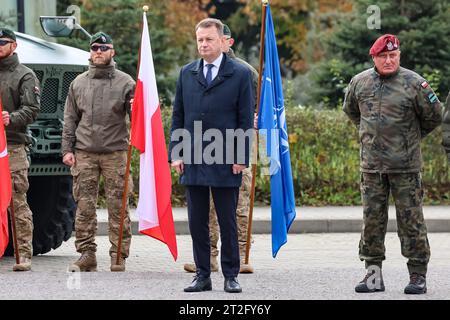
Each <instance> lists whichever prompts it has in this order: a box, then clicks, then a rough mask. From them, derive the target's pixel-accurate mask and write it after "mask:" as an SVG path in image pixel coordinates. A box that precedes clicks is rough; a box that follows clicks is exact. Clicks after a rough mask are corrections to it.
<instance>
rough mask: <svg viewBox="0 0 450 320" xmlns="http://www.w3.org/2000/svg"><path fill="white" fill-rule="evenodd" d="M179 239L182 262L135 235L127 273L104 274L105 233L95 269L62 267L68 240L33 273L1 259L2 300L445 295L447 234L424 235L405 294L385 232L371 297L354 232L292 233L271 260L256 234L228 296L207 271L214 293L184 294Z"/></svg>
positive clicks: (68, 254) (185, 252)
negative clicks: (417, 277) (416, 286)
mask: <svg viewBox="0 0 450 320" xmlns="http://www.w3.org/2000/svg"><path fill="white" fill-rule="evenodd" d="M177 239H178V246H179V247H178V249H179V259H178V261H177V262H174V261H173V260H172V258H171V256H170V254H169V251H168V249H167V248H166V247H165V246H164V245H163V244H162V243H160V242H159V241H156V240H154V239H152V238H149V237H146V236H135V237H133V240H132V248H131V251H132V256H131V257H130V258H129V259H128V261H127V270H128V271H127V272H126V273H111V272H109V263H110V261H109V257H108V254H107V252H108V247H109V243H108V239H107V237H104V236H101V237H98V245H99V247H98V260H99V261H98V262H99V272H96V273H82V274H79V273H76V274H73V273H67V272H66V269H67V266H68V264H69V263H70V262H72V261H74V260H75V259H76V258H77V257H78V255H77V254H76V253H75V250H74V246H73V238H72V239H70V240H69V241H68V242H67V243H65V244H64V245H63V246H61V247H60V248H59V249H57V250H55V251H53V252H51V253H49V254H46V255H44V256H38V257H34V259H33V271H32V272H27V273H13V272H12V271H11V267H12V265H13V259H12V258H3V259H2V260H0V284H1V288H2V290H0V299H92V300H95V299H150V300H167V299H169V300H175V299H176V300H185V299H189V300H190V299H198V300H204V301H205V302H206V301H208V300H216V299H222V300H233V299H247V300H278V299H295V300H302V299H319V300H321V299H344V300H356V299H419V300H423V299H450V278H449V277H448V274H449V271H450V234H449V233H431V234H430V235H429V240H430V244H431V249H432V259H431V262H430V265H429V274H428V288H429V292H428V294H426V295H422V296H407V295H404V294H403V288H404V286H405V285H406V284H407V282H408V275H407V269H406V264H405V259H404V258H403V257H402V256H401V255H400V245H399V240H398V238H397V235H396V234H395V233H388V235H387V238H386V246H387V259H388V260H387V261H386V262H385V265H384V269H383V274H384V279H385V284H386V292H384V293H377V294H369V295H367V294H356V293H354V285H355V284H356V282H358V281H359V280H360V279H361V278H362V277H363V275H364V273H363V263H362V262H359V260H358V258H357V245H358V240H359V234H357V233H324V234H291V235H289V239H288V243H287V244H286V245H285V246H284V247H282V249H281V250H280V252H279V255H278V257H277V258H276V259H273V258H272V257H271V239H270V235H255V236H254V247H253V250H252V252H251V262H252V264H253V265H254V267H255V270H256V272H255V273H254V274H251V275H240V276H239V281H240V283H241V285H242V287H243V293H242V294H227V293H225V292H224V291H223V279H222V276H221V274H220V273H214V274H213V275H212V279H213V291H212V292H206V293H194V294H187V293H184V292H183V287H184V286H185V285H187V284H189V283H190V281H191V279H192V275H191V274H188V273H185V272H184V271H183V269H182V266H183V264H184V263H186V262H190V261H191V241H190V236H187V235H180V236H178V237H177ZM4 288H7V290H4ZM255 302H256V301H255Z"/></svg>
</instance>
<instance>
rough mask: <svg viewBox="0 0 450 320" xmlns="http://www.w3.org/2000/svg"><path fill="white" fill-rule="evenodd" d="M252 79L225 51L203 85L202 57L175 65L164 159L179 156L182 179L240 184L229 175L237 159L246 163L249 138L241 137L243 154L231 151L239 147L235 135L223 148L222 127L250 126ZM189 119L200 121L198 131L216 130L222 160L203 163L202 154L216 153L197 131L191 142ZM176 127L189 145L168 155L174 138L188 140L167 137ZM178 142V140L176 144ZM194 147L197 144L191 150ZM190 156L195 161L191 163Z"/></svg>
mask: <svg viewBox="0 0 450 320" xmlns="http://www.w3.org/2000/svg"><path fill="white" fill-rule="evenodd" d="M252 81H253V80H252V74H251V72H250V70H248V68H246V67H245V66H243V65H241V64H239V63H238V62H235V61H234V60H232V59H230V58H229V57H227V55H225V54H224V55H223V59H222V63H221V65H220V68H219V72H218V74H217V76H216V78H214V80H213V81H212V82H211V84H210V85H209V86H208V85H207V83H206V79H205V76H204V74H203V59H200V60H197V61H194V62H192V63H190V64H188V65H186V66H184V67H183V68H182V69H181V71H180V75H179V78H178V82H177V90H176V96H175V101H174V106H173V115H172V128H171V142H170V146H169V159H170V161H174V160H177V159H183V160H184V163H185V165H184V174H183V175H182V176H181V177H180V182H181V183H182V184H185V185H198V186H212V187H239V186H240V184H241V180H242V175H241V174H239V175H235V174H233V171H232V165H233V163H239V164H245V165H247V166H248V164H249V149H250V148H249V145H250V141H249V140H248V139H247V141H246V148H245V154H242V152H237V150H241V149H242V148H241V149H240V148H238V146H237V145H236V139H235V143H234V146H233V150H230V149H228V150H226V147H225V145H226V142H227V141H226V140H227V139H226V137H227V134H226V130H227V129H232V130H236V129H242V130H243V131H247V130H248V129H252V128H253V113H254V106H255V98H254V96H255V95H254V93H253V87H252V86H253V83H252ZM195 121H201V131H200V132H201V133H202V136H203V133H205V131H207V130H208V129H216V131H215V132H216V133H218V132H219V131H220V133H221V134H222V137H223V143H222V146H223V149H222V150H223V157H222V160H221V162H222V163H213V164H210V163H205V159H204V157H203V156H202V155H203V154H204V153H206V154H212V155H213V156H216V157H218V155H219V153H214V152H213V153H211V152H210V151H211V148H212V147H211V146H212V145H211V146H210V148H209V149H208V148H207V146H208V145H210V144H211V141H201V140H204V138H203V137H198V135H197V136H196V138H197V139H200V140H197V142H198V143H197V144H194V139H195V138H194V122H195ZM199 124H200V123H197V128H199ZM177 129H185V130H186V132H188V133H189V134H190V142H191V143H190V145H189V147H188V145H187V144H185V146H186V147H185V148H184V149H183V151H182V152H181V153H180V155H181V156H177V155H175V154H172V150H173V149H174V148H175V147H176V146H177V145H178V144H179V143H183V142H184V143H186V142H188V140H189V139H188V138H187V137H184V138H183V139H180V140H176V141H173V140H174V139H173V138H174V136H173V133H174V132H175V130H177ZM217 130H218V131H217ZM197 131H198V130H197ZM210 132H211V131H210ZM181 141H183V142H181ZM213 141H214V140H213ZM227 146H229V144H227ZM180 147H181V146H180V145H178V148H180ZM195 148H197V149H196V150H194V149H195ZM205 148H206V150H205ZM241 151H242V150H241ZM230 152H233V153H234V161H231V162H232V163H227V161H226V160H227V159H226V158H227V154H228V156H230ZM195 153H196V154H195ZM189 156H190V157H189ZM199 156H201V157H199ZM189 158H190V159H189ZM199 158H200V161H199ZM216 159H217V158H216ZM189 160H190V161H189ZM194 160H197V161H196V162H194ZM188 162H190V163H191V164H189V163H188ZM199 162H200V163H199ZM228 162H230V161H228Z"/></svg>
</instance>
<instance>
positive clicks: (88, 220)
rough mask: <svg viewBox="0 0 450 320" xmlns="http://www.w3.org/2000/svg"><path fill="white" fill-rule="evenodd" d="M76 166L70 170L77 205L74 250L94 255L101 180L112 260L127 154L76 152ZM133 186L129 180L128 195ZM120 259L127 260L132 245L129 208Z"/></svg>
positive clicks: (115, 252)
mask: <svg viewBox="0 0 450 320" xmlns="http://www.w3.org/2000/svg"><path fill="white" fill-rule="evenodd" d="M75 159H76V162H75V165H74V166H73V167H72V168H71V171H72V175H73V196H74V199H75V202H76V203H77V212H76V217H75V236H76V240H75V246H76V249H77V251H78V252H80V253H82V252H84V251H94V252H95V251H96V250H97V245H96V243H95V234H96V231H97V215H96V212H95V210H96V205H97V197H98V188H99V179H100V175H102V176H103V178H104V182H105V194H106V202H107V206H108V222H109V242H110V243H111V248H110V250H109V254H110V255H111V256H113V255H116V254H117V245H118V241H119V227H120V210H121V208H122V195H123V188H124V177H125V170H126V162H127V153H126V151H117V152H112V153H101V154H100V153H91V152H85V151H80V150H77V151H76V152H75ZM132 189H133V182H132V179H131V175H130V179H129V187H128V191H129V194H130V193H131V192H132ZM122 237H123V238H122V250H121V254H122V257H124V258H127V257H128V255H129V252H130V243H131V220H130V213H129V210H128V205H127V207H126V210H125V220H124V226H123V234H122Z"/></svg>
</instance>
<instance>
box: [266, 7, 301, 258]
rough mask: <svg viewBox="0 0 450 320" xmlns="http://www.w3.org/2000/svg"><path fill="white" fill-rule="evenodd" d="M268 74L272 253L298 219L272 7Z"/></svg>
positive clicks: (267, 104) (267, 49)
mask: <svg viewBox="0 0 450 320" xmlns="http://www.w3.org/2000/svg"><path fill="white" fill-rule="evenodd" d="M265 28H266V37H265V45H264V48H265V49H264V73H263V79H262V84H261V86H262V87H261V100H260V101H261V102H260V112H259V125H258V127H259V129H260V135H261V137H262V138H263V139H264V138H265V139H266V152H267V157H268V159H269V163H270V166H269V173H270V191H271V192H270V193H271V203H272V256H273V257H274V258H275V257H276V255H277V253H278V250H279V249H280V248H281V246H282V245H284V244H285V243H286V242H287V233H288V231H289V228H290V226H291V224H292V222H293V221H294V219H295V216H296V214H295V197H294V184H293V181H292V173H291V160H290V158H291V157H290V154H289V141H288V132H287V126H286V114H285V109H284V98H283V86H282V83H281V73H280V64H279V60H278V50H277V42H276V39H275V31H274V28H273V21H272V15H271V13H270V6H267V12H266V26H265Z"/></svg>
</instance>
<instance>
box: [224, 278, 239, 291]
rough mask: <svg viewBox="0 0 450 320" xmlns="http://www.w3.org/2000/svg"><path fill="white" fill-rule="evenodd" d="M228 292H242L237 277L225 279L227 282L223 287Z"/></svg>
mask: <svg viewBox="0 0 450 320" xmlns="http://www.w3.org/2000/svg"><path fill="white" fill-rule="evenodd" d="M223 289H224V290H225V291H226V292H230V293H239V292H242V288H241V286H240V285H239V282H237V279H236V278H227V279H225V284H224V288H223Z"/></svg>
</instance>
